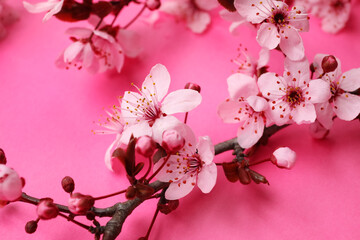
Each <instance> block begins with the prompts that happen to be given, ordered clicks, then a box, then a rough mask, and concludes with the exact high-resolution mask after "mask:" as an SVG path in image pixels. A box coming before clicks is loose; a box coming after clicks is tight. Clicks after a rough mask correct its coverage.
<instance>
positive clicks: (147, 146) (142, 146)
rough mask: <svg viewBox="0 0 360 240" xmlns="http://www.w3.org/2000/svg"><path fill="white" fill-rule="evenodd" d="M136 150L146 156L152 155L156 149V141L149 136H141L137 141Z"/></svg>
mask: <svg viewBox="0 0 360 240" xmlns="http://www.w3.org/2000/svg"><path fill="white" fill-rule="evenodd" d="M135 150H136V151H137V152H138V153H140V154H141V155H143V156H144V157H151V156H152V155H153V153H154V152H155V150H156V143H155V141H154V140H153V139H152V138H151V137H149V136H141V137H139V138H138V140H137V142H136V146H135Z"/></svg>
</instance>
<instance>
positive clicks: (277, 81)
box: [258, 72, 286, 100]
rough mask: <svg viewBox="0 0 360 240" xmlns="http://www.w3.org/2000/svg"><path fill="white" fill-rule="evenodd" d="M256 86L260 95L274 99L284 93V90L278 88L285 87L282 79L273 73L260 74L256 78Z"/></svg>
mask: <svg viewBox="0 0 360 240" xmlns="http://www.w3.org/2000/svg"><path fill="white" fill-rule="evenodd" d="M258 86H259V89H260V91H261V93H262V95H263V96H264V97H265V98H267V99H272V100H276V99H278V98H280V97H281V96H284V95H285V92H284V91H283V90H280V89H286V87H285V83H284V80H283V78H281V77H278V76H277V74H275V73H271V72H268V73H265V74H262V75H261V76H260V77H259V79H258Z"/></svg>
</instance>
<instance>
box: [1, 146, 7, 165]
mask: <svg viewBox="0 0 360 240" xmlns="http://www.w3.org/2000/svg"><path fill="white" fill-rule="evenodd" d="M0 164H6V156H5V153H4V151H3V150H2V149H1V148H0Z"/></svg>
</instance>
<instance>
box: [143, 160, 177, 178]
mask: <svg viewBox="0 0 360 240" xmlns="http://www.w3.org/2000/svg"><path fill="white" fill-rule="evenodd" d="M170 156H171V155H167V157H166V159H165V160H164V162H163V164H161V166H160V167H159V168H158V169H157V170H156V172H154V174H153V175H151V176H150V177H149V179H148V182H150V181H151V179H153V178H154V177H155V176H156V174H158V173H159V172H160V170H161V169H162V168H163V167H164V166H165V164H166V163H167V161H168V160H169V158H170Z"/></svg>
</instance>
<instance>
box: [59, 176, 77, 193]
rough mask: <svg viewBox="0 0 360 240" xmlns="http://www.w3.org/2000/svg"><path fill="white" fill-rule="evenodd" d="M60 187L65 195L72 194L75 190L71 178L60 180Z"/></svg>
mask: <svg viewBox="0 0 360 240" xmlns="http://www.w3.org/2000/svg"><path fill="white" fill-rule="evenodd" d="M61 186H62V188H63V189H64V191H65V192H67V193H72V192H73V191H74V189H75V182H74V179H72V177H69V176H66V177H64V178H63V179H62V180H61Z"/></svg>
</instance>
